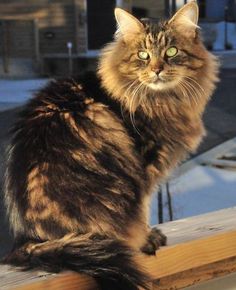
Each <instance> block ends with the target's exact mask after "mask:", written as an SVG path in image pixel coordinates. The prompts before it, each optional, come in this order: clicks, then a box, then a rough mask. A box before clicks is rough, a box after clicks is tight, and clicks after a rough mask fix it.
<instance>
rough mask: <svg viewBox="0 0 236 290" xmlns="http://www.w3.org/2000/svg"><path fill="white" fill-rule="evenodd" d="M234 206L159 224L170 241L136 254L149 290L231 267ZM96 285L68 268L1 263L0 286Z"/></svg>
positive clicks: (87, 289)
mask: <svg viewBox="0 0 236 290" xmlns="http://www.w3.org/2000/svg"><path fill="white" fill-rule="evenodd" d="M235 217H236V208H231V209H227V210H222V211H218V212H215V213H210V214H207V215H203V216H199V217H193V218H189V219H184V220H180V221H175V222H171V223H167V224H164V225H163V226H161V228H162V230H163V231H164V232H165V233H166V234H167V237H168V239H169V245H168V246H166V247H163V248H161V249H160V250H159V251H158V252H157V254H156V256H152V257H148V256H144V255H141V254H140V255H138V256H137V257H136V260H137V263H138V264H139V265H140V266H141V267H142V268H143V269H146V271H147V272H148V273H149V274H150V275H151V276H152V278H153V289H154V290H164V289H165V290H171V289H183V288H184V287H187V286H190V285H194V284H196V283H198V282H200V281H201V282H202V281H206V280H209V279H214V278H216V277H220V276H222V275H223V276H224V275H227V274H229V273H232V272H236V225H235ZM78 285H79V289H80V290H92V289H97V286H96V283H95V281H94V280H93V279H91V278H89V277H86V276H83V275H79V274H75V273H72V272H67V273H63V274H58V275H55V274H48V273H44V272H37V271H35V272H17V271H16V269H13V268H9V267H7V266H1V267H0V289H1V290H13V289H14V290H39V289H50V290H51V289H52V290H62V289H63V290H77V289H78Z"/></svg>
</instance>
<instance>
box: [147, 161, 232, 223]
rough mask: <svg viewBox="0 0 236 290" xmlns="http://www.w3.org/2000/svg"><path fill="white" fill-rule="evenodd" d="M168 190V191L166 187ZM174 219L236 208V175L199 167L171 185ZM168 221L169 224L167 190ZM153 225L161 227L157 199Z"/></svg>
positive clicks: (165, 203)
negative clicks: (158, 224)
mask: <svg viewBox="0 0 236 290" xmlns="http://www.w3.org/2000/svg"><path fill="white" fill-rule="evenodd" d="M163 188H164V189H165V187H164V186H163ZM170 192H171V197H172V205H173V216H174V219H180V218H186V217H189V216H194V215H199V214H203V213H207V212H211V211H215V210H219V209H223V208H228V207H232V206H235V205H236V171H230V170H226V169H218V168H213V167H206V166H200V165H198V166H196V167H194V168H193V169H190V170H189V171H188V172H186V173H185V174H183V175H181V176H180V177H178V178H173V179H172V180H171V181H170ZM163 199H164V200H163V204H164V205H165V207H164V220H165V221H168V220H169V215H168V210H167V197H166V191H165V190H163ZM151 223H152V224H157V223H158V211H157V196H156V194H155V195H154V198H153V202H152V214H151Z"/></svg>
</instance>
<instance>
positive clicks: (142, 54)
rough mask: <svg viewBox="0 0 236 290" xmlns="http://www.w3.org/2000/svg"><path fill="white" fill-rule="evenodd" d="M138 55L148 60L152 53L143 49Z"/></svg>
mask: <svg viewBox="0 0 236 290" xmlns="http://www.w3.org/2000/svg"><path fill="white" fill-rule="evenodd" d="M138 57H139V58H140V59H142V60H147V59H149V58H150V55H149V53H148V52H146V51H143V50H141V51H139V52H138Z"/></svg>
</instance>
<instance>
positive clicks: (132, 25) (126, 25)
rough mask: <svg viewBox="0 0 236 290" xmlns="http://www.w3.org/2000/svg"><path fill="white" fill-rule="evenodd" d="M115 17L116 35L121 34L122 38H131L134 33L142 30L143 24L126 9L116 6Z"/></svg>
mask: <svg viewBox="0 0 236 290" xmlns="http://www.w3.org/2000/svg"><path fill="white" fill-rule="evenodd" d="M115 17H116V22H117V35H120V34H121V35H122V36H123V37H124V39H130V38H131V37H132V38H133V37H134V35H136V34H138V33H141V32H143V29H144V27H143V24H142V23H141V22H140V21H139V20H138V19H137V18H135V17H134V16H133V15H131V14H130V13H128V12H127V11H125V10H123V9H121V8H116V9H115Z"/></svg>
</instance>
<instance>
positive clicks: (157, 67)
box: [151, 65, 163, 75]
mask: <svg viewBox="0 0 236 290" xmlns="http://www.w3.org/2000/svg"><path fill="white" fill-rule="evenodd" d="M151 70H152V71H153V72H154V73H155V74H156V75H159V73H160V72H161V71H162V70H163V65H158V66H153V67H152V68H151Z"/></svg>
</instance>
